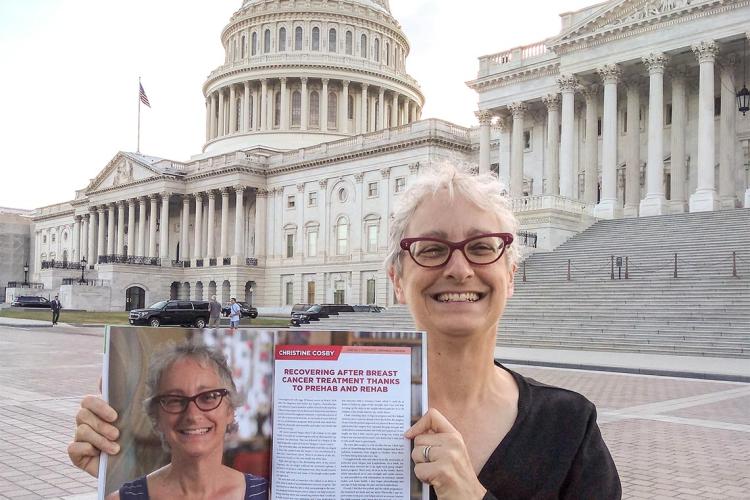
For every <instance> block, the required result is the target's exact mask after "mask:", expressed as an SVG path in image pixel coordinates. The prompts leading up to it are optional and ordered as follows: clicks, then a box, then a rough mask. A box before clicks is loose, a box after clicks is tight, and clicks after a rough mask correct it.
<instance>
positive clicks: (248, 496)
mask: <svg viewBox="0 0 750 500" xmlns="http://www.w3.org/2000/svg"><path fill="white" fill-rule="evenodd" d="M119 491H120V498H121V499H122V500H126V499H127V500H149V496H148V484H147V483H146V476H143V477H139V478H138V479H136V480H135V481H130V482H129V483H125V484H123V485H122V486H121V487H120V490H119ZM242 498H243V500H267V499H268V481H266V480H265V479H263V478H262V477H258V476H253V475H252V474H245V496H244V497H242Z"/></svg>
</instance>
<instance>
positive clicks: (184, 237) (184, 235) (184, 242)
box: [179, 194, 190, 262]
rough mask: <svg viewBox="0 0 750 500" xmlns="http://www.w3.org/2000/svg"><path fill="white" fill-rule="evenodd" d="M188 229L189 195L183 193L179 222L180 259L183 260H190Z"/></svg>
mask: <svg viewBox="0 0 750 500" xmlns="http://www.w3.org/2000/svg"><path fill="white" fill-rule="evenodd" d="M189 229H190V196H189V195H187V194H186V195H184V196H183V197H182V222H181V223H180V239H181V241H180V259H179V260H181V261H183V262H185V261H188V260H190V252H189V251H188V245H189V243H188V241H189V238H190V235H189Z"/></svg>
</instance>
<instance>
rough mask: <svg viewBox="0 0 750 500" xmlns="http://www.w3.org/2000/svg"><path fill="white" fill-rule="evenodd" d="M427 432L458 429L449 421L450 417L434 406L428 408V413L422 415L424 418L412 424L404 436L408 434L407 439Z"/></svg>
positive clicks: (454, 430)
mask: <svg viewBox="0 0 750 500" xmlns="http://www.w3.org/2000/svg"><path fill="white" fill-rule="evenodd" d="M427 432H437V433H441V432H458V431H457V430H456V428H455V427H453V425H451V423H450V422H448V419H447V418H445V417H444V416H443V414H442V413H440V412H439V411H437V410H436V409H434V408H430V409H429V410H427V413H425V414H424V415H422V418H420V419H419V420H417V423H415V424H414V425H412V426H411V428H410V429H409V430H408V431H406V433H405V434H404V436H406V438H407V439H414V437H415V436H418V435H420V434H424V433H427Z"/></svg>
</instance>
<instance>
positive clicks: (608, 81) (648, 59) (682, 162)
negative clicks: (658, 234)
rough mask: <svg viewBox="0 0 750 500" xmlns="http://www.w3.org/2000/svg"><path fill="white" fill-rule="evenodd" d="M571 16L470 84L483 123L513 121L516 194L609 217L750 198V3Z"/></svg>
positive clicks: (486, 60) (509, 172)
mask: <svg viewBox="0 0 750 500" xmlns="http://www.w3.org/2000/svg"><path fill="white" fill-rule="evenodd" d="M561 17H562V30H561V32H560V34H559V35H557V36H554V37H552V38H549V39H547V40H544V41H543V42H540V43H537V44H532V45H529V46H523V47H516V48H513V49H510V50H506V51H503V52H500V53H497V54H492V55H488V56H484V57H481V58H480V71H479V74H478V77H477V79H475V80H473V81H471V82H469V83H468V84H469V86H470V87H471V88H473V89H475V90H476V91H477V92H478V93H479V109H480V111H479V112H478V113H477V114H478V116H480V123H481V124H482V128H485V129H486V128H488V127H489V126H490V123H492V121H493V119H496V121H497V123H498V124H499V125H500V126H501V127H502V130H503V132H502V136H501V141H500V145H499V148H500V153H499V154H500V158H501V160H500V173H501V177H504V178H505V179H506V180H507V181H508V183H509V186H510V192H511V195H512V196H513V197H524V196H532V197H534V196H562V197H564V198H569V199H573V200H578V201H580V202H581V203H582V204H584V207H583V210H584V211H585V212H587V213H590V214H592V215H594V216H596V217H603V218H619V217H623V216H624V217H635V216H648V215H658V214H667V213H678V212H684V211H691V212H695V211H705V210H717V209H720V208H735V207H741V206H743V205H744V206H748V205H749V204H750V190H749V189H748V188H749V187H750V185H749V184H748V175H749V173H748V168H749V165H750V153H749V151H750V147H749V144H750V115H748V116H743V115H742V114H740V113H738V110H737V104H736V101H735V93H736V92H737V91H738V90H739V89H740V88H741V87H742V85H743V83H744V81H743V71H744V68H745V65H746V64H747V61H746V60H743V49H744V47H745V44H747V43H748V42H747V37H748V36H750V35H749V34H748V26H750V2H748V1H746V0H671V1H660V0H648V1H644V0H639V1H636V0H630V1H626V0H619V1H609V2H604V3H600V4H597V5H594V6H592V7H589V8H586V9H582V10H580V11H577V12H571V13H566V14H563V15H562V16H561ZM491 152H492V151H491V148H490V147H488V145H487V144H482V153H480V167H481V168H485V169H486V168H488V167H489V164H490V161H489V159H488V158H489V155H490V154H491ZM492 153H494V152H492Z"/></svg>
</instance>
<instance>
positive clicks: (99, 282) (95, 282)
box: [62, 278, 111, 286]
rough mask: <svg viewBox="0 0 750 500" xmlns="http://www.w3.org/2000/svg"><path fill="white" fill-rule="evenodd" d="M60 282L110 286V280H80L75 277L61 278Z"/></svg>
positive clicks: (74, 284) (76, 284) (77, 284)
mask: <svg viewBox="0 0 750 500" xmlns="http://www.w3.org/2000/svg"><path fill="white" fill-rule="evenodd" d="M62 284H63V285H72V286H110V284H111V282H110V281H109V280H88V279H85V280H81V279H77V278H63V280H62Z"/></svg>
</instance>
